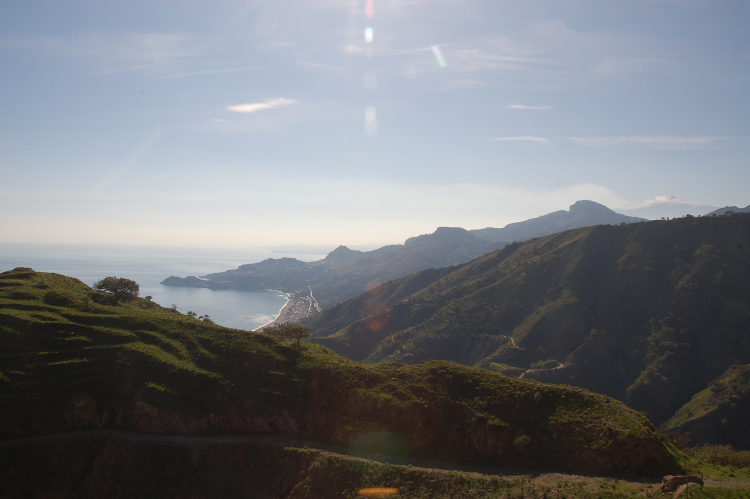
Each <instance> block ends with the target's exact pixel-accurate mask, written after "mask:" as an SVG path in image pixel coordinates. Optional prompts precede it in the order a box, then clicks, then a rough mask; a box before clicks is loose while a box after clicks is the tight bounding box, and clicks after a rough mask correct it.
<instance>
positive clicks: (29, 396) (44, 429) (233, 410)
mask: <svg viewBox="0 0 750 499" xmlns="http://www.w3.org/2000/svg"><path fill="white" fill-rule="evenodd" d="M0 324H1V326H0V437H1V438H2V439H3V440H6V441H8V440H12V439H17V438H20V437H28V436H34V435H44V434H51V433H56V432H69V431H73V430H87V429H104V430H119V431H128V432H136V433H145V434H162V435H259V436H277V437H286V438H291V439H295V440H299V439H304V440H310V441H315V442H320V443H323V444H329V445H334V446H337V447H339V448H342V449H349V450H350V452H364V453H379V454H388V455H395V456H401V457H408V458H420V459H430V460H439V461H445V462H453V463H464V464H473V465H482V466H514V467H524V468H534V469H544V470H561V471H571V472H577V473H597V474H607V475H663V474H666V473H668V472H671V471H675V470H676V469H677V468H678V465H677V462H676V460H675V458H674V456H673V454H672V453H671V451H670V450H669V448H668V446H666V445H665V443H664V441H663V440H662V439H661V438H660V437H659V436H658V435H656V434H655V432H654V428H653V427H652V426H651V424H650V423H649V422H648V420H646V418H644V417H643V416H642V415H641V414H639V413H636V412H634V411H632V410H630V409H628V408H627V407H625V406H624V405H623V404H622V403H620V402H617V401H614V400H611V399H609V398H607V397H605V396H603V395H597V394H593V393H590V392H587V391H585V390H582V389H578V388H571V387H563V386H554V385H545V384H541V383H539V382H536V381H526V380H515V379H512V378H508V377H506V376H503V375H500V374H495V373H491V372H488V371H484V370H479V369H473V368H469V367H466V366H461V365H458V364H455V363H450V362H439V361H431V362H424V363H421V364H418V365H413V366H406V365H402V364H379V365H367V364H360V363H357V362H353V361H349V360H346V359H344V358H342V357H339V356H338V355H336V354H334V353H332V352H331V351H330V350H327V349H326V348H324V347H321V346H317V345H307V346H306V347H305V348H303V349H302V350H301V351H298V350H297V349H295V348H294V347H293V346H292V345H291V344H283V343H279V342H278V341H276V340H274V339H272V338H270V337H268V336H267V335H264V334H260V333H248V332H244V331H236V330H230V329H226V328H222V327H219V326H216V325H213V324H208V323H205V322H202V321H199V320H197V319H195V318H192V317H187V316H183V315H181V314H179V313H177V312H174V311H171V310H168V309H164V308H161V307H159V306H158V305H156V304H154V303H151V302H148V301H146V300H143V299H139V298H135V299H132V300H129V301H126V302H124V303H117V304H114V303H112V301H111V296H110V295H106V294H103V293H100V292H96V291H93V290H91V289H90V288H88V287H87V286H86V285H85V284H83V283H82V282H80V281H78V280H75V279H71V278H68V277H64V276H60V275H56V274H45V273H37V272H34V271H32V270H31V269H23V268H19V269H15V270H13V271H9V272H5V273H3V274H0Z"/></svg>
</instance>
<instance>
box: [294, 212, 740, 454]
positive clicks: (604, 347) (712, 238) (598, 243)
mask: <svg viewBox="0 0 750 499" xmlns="http://www.w3.org/2000/svg"><path fill="white" fill-rule="evenodd" d="M305 325H307V326H310V327H311V330H312V333H313V336H316V337H317V340H316V341H318V342H319V343H321V344H323V345H326V346H329V347H330V348H332V349H334V350H335V351H338V352H340V353H342V354H343V355H345V356H347V357H349V358H352V359H357V360H365V361H367V362H372V363H377V362H384V361H385V362H394V361H395V362H404V363H410V364H411V363H417V362H420V361H423V360H425V359H445V360H452V361H456V362H460V363H462V364H466V365H471V366H477V367H484V368H486V369H490V370H495V371H500V372H504V373H507V374H509V375H514V376H523V377H524V378H533V379H539V380H543V381H546V382H553V383H565V384H572V385H577V386H581V387H584V388H587V389H590V390H593V391H597V392H600V393H604V394H607V395H610V396H612V397H614V398H617V399H620V400H624V401H626V402H627V403H628V405H630V406H631V407H634V408H636V409H638V410H642V411H645V412H646V413H647V414H648V415H649V417H650V418H651V419H652V420H653V421H654V422H655V423H659V424H660V423H663V422H664V421H666V420H667V419H669V418H670V417H672V416H673V415H676V414H678V415H679V417H678V416H675V418H676V419H675V420H674V422H673V423H671V424H670V427H671V428H674V429H676V430H681V431H686V432H690V433H691V435H690V436H691V437H692V438H693V439H694V441H695V442H703V441H709V442H717V443H732V444H734V445H737V446H740V447H742V448H747V447H748V446H750V411H749V410H748V407H749V406H748V398H747V394H748V391H749V390H750V388H749V387H750V384H749V383H748V378H747V374H746V373H747V371H748V366H747V365H748V364H750V215H747V214H734V215H731V216H722V217H700V218H694V217H686V218H680V219H675V220H670V221H653V222H644V223H637V224H629V225H618V226H596V227H588V228H582V229H576V230H570V231H567V232H564V233H561V234H556V235H552V236H547V237H543V238H539V239H534V240H531V241H527V242H525V243H515V244H512V245H508V246H506V247H505V248H504V249H502V250H499V251H496V252H494V253H490V254H488V255H485V256H483V257H481V258H478V259H476V260H474V261H472V262H470V263H467V264H463V265H460V266H457V267H454V268H451V269H441V270H438V271H434V270H431V271H425V272H421V273H418V274H415V275H411V276H408V277H405V278H402V279H399V280H395V281H392V282H388V283H386V284H384V285H383V286H382V287H381V288H379V290H378V292H372V293H368V294H364V295H362V296H359V297H357V298H354V299H352V300H350V301H347V302H345V303H341V304H339V305H337V306H334V307H331V308H330V309H328V310H325V311H324V312H322V313H320V314H318V315H316V316H314V317H312V318H310V319H308V320H307V321H305ZM733 365H736V366H743V367H737V368H735V369H734V370H730V371H728V369H729V368H730V366H733ZM725 373H726V375H725ZM722 377H723V378H722ZM720 378H721V379H720ZM715 380H716V381H715ZM711 383H714V384H713V387H712V388H711V389H709V390H708V391H707V392H702V391H704V390H707V389H708V388H709V385H711ZM701 392H702V393H703V395H700V396H697V397H698V400H694V401H693V402H691V398H692V397H693V396H694V395H696V394H699V393H701ZM702 401H705V402H706V403H708V405H701V404H702V403H703V402H702ZM689 402H690V404H689V405H688V406H686V408H685V410H684V411H682V412H679V413H678V411H680V408H681V407H682V406H683V405H685V404H688V403H689ZM699 406H700V407H699ZM709 413H710V414H711V416H710V417H709V418H708V419H706V420H705V421H707V422H706V423H700V416H701V415H706V414H709ZM711 418H714V419H716V421H718V422H719V429H718V430H716V431H714V433H713V434H710V428H711V427H713V426H714V419H711ZM723 421H725V422H723ZM693 423H696V424H693Z"/></svg>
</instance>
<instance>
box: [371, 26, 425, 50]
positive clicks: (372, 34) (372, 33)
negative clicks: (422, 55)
mask: <svg viewBox="0 0 750 499" xmlns="http://www.w3.org/2000/svg"><path fill="white" fill-rule="evenodd" d="M373 36H374V32H373V31H372V28H370V27H367V28H365V41H366V42H367V43H372V39H373ZM436 46H437V45H436Z"/></svg>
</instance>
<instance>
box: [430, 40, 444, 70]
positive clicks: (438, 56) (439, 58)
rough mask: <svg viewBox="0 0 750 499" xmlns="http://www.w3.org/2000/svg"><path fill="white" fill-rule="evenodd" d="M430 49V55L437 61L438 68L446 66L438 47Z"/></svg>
mask: <svg viewBox="0 0 750 499" xmlns="http://www.w3.org/2000/svg"><path fill="white" fill-rule="evenodd" d="M431 48H432V53H433V54H435V60H436V61H437V63H438V66H440V67H441V68H444V67H445V66H447V64H446V62H445V58H444V57H443V53H442V52H440V47H438V46H437V45H433V46H432V47H431Z"/></svg>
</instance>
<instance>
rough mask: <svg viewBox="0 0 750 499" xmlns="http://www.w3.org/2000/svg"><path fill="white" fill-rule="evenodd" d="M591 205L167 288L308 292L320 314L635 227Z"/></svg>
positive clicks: (262, 265)
mask: <svg viewBox="0 0 750 499" xmlns="http://www.w3.org/2000/svg"><path fill="white" fill-rule="evenodd" d="M641 220H642V219H640V218H634V217H627V216H625V215H620V214H618V213H615V212H614V211H612V210H610V209H609V208H607V207H605V206H603V205H600V204H598V203H595V202H593V201H578V202H576V203H575V204H573V205H572V206H571V207H570V210H569V211H567V212H566V211H562V210H561V211H557V212H554V213H550V214H548V215H544V216H542V217H539V218H535V219H531V220H527V221H525V222H518V223H513V224H509V225H507V226H506V227H504V228H502V229H495V228H486V229H479V230H472V231H467V230H465V229H462V228H458V227H440V228H438V229H437V230H436V231H435V232H434V233H432V234H425V235H421V236H417V237H412V238H409V239H407V240H406V241H405V242H404V244H402V245H389V246H384V247H382V248H379V249H376V250H373V251H366V252H365V251H356V250H351V249H349V248H347V247H346V246H339V247H338V248H336V249H335V250H334V251H332V252H331V253H330V254H328V255H327V256H326V258H324V259H323V260H319V261H316V262H303V261H300V260H297V259H293V258H278V259H272V258H269V259H266V260H263V261H262V262H259V263H252V264H247V265H241V266H240V267H239V268H237V269H234V270H227V271H225V272H218V273H213V274H208V275H206V276H203V277H202V278H198V277H195V276H189V277H184V278H183V277H176V276H171V277H169V278H167V279H165V280H164V281H162V284H164V285H167V286H188V287H203V288H211V289H243V290H258V289H278V290H281V291H285V292H295V291H299V290H305V292H307V290H311V292H312V293H313V294H314V297H315V299H316V300H317V302H318V303H319V305H320V306H321V307H323V308H325V307H328V306H331V305H333V304H336V303H339V302H342V301H344V300H347V299H349V298H352V297H355V296H357V295H359V294H360V293H363V292H365V291H367V290H369V289H372V288H374V287H377V286H379V285H380V284H381V283H383V282H387V281H389V280H393V279H398V278H400V277H403V276H406V275H409V274H413V273H415V272H419V271H422V270H425V269H429V268H444V267H448V266H451V265H457V264H462V263H465V262H468V261H470V260H472V259H474V258H477V257H479V256H481V255H484V254H486V253H489V252H490V251H493V250H496V249H499V248H502V247H503V246H505V245H506V244H507V242H513V241H525V240H527V239H530V238H533V237H539V236H543V235H547V234H552V233H555V232H560V231H563V230H566V228H568V229H572V228H576V227H584V226H590V225H599V224H621V223H633V222H639V221H641Z"/></svg>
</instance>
